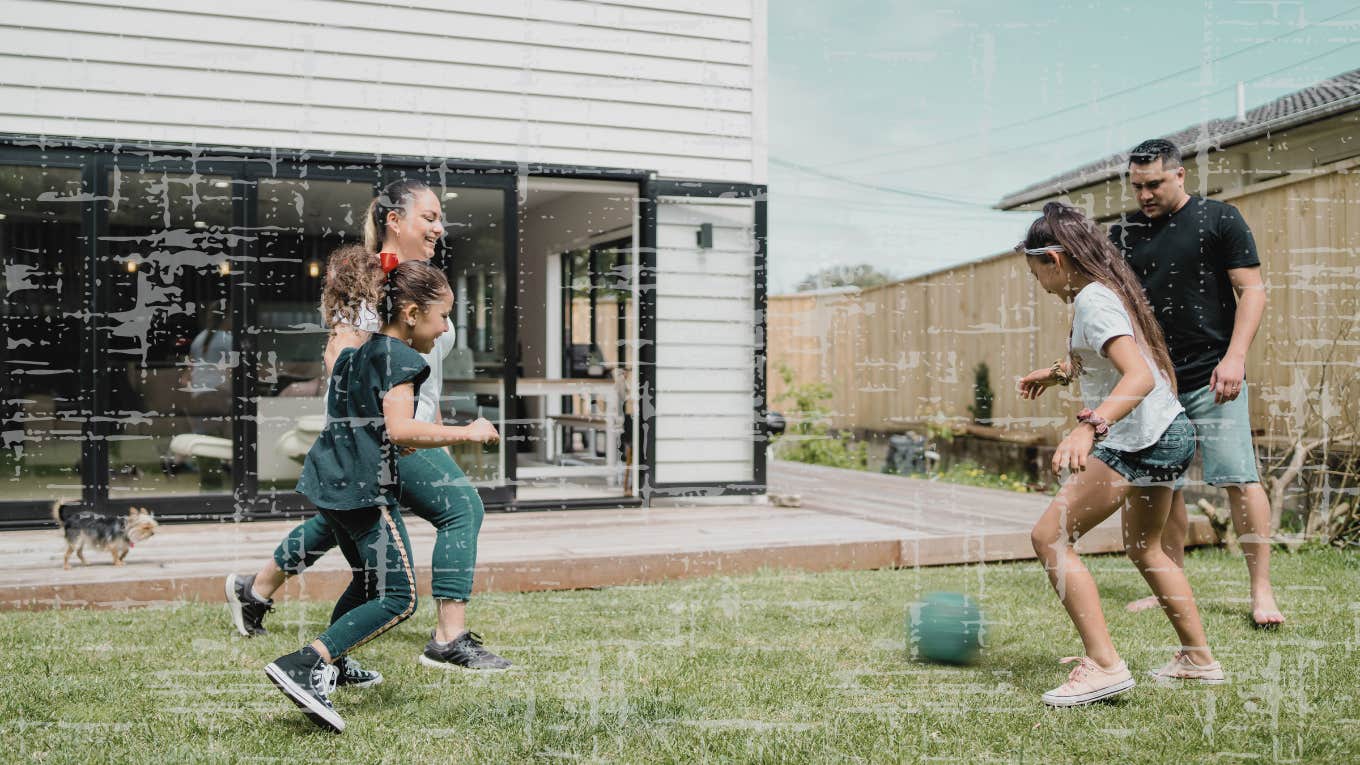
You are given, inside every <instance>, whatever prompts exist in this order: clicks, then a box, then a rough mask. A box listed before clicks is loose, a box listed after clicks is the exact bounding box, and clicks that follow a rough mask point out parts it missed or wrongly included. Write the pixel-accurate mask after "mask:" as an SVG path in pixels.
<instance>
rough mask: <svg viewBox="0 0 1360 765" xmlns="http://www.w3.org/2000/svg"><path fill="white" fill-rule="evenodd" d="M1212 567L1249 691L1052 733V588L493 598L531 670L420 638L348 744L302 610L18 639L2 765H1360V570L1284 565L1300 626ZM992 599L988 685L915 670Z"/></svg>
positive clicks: (1132, 661)
mask: <svg viewBox="0 0 1360 765" xmlns="http://www.w3.org/2000/svg"><path fill="white" fill-rule="evenodd" d="M1090 563H1091V565H1092V568H1093V569H1094V571H1095V574H1096V577H1097V579H1098V581H1099V582H1100V583H1101V585H1102V594H1103V596H1104V597H1105V599H1106V611H1107V614H1108V615H1109V619H1110V623H1111V630H1112V632H1113V634H1114V637H1115V643H1116V645H1117V646H1119V648H1120V650H1121V651H1122V653H1123V655H1124V657H1125V659H1126V660H1127V661H1128V663H1129V665H1130V667H1131V668H1132V669H1133V670H1134V672H1135V675H1136V676H1139V677H1145V675H1144V671H1145V670H1148V669H1152V668H1155V667H1157V666H1159V665H1160V664H1162V663H1163V662H1164V661H1165V660H1166V659H1168V658H1169V656H1170V654H1171V650H1172V649H1171V645H1172V643H1173V642H1174V638H1173V633H1172V632H1171V630H1170V627H1169V626H1168V624H1167V622H1166V620H1165V618H1164V617H1162V616H1161V614H1160V613H1157V612H1148V613H1142V614H1128V613H1125V612H1124V611H1123V610H1122V608H1121V606H1122V604H1123V602H1124V601H1126V600H1130V599H1132V598H1135V597H1139V596H1141V595H1143V594H1144V593H1145V591H1146V589H1145V587H1144V585H1143V583H1142V580H1141V579H1140V578H1139V577H1138V575H1137V574H1136V573H1135V572H1134V570H1133V569H1132V567H1131V566H1130V565H1129V564H1128V563H1127V562H1126V561H1124V560H1123V559H1120V558H1115V557H1103V558H1097V559H1093V560H1091V561H1090ZM1188 569H1189V572H1190V576H1191V579H1192V581H1193V583H1194V586H1195V589H1196V592H1197V593H1198V594H1199V596H1200V606H1201V609H1202V611H1203V613H1204V616H1205V620H1206V624H1207V628H1208V631H1209V638H1210V642H1211V644H1212V646H1213V648H1214V649H1215V651H1216V652H1217V654H1218V657H1219V659H1220V660H1221V661H1222V662H1223V664H1224V666H1225V668H1226V669H1227V671H1228V673H1229V677H1230V681H1231V682H1230V684H1228V685H1224V686H1218V687H1214V688H1203V687H1184V688H1159V687H1155V686H1154V685H1153V683H1152V682H1151V680H1150V679H1149V680H1148V681H1147V682H1144V681H1142V680H1140V681H1139V685H1138V687H1137V688H1135V689H1134V690H1133V691H1131V692H1129V693H1127V694H1125V695H1124V696H1122V697H1121V698H1120V700H1118V701H1116V702H1113V703H1108V704H1099V705H1095V706H1091V707H1084V708H1078V709H1068V710H1049V709H1046V708H1045V707H1043V706H1042V705H1041V704H1040V702H1039V694H1040V693H1042V692H1043V691H1044V690H1046V689H1048V688H1050V687H1052V686H1055V685H1057V684H1058V683H1059V682H1060V681H1061V680H1062V679H1063V678H1064V677H1065V671H1066V670H1065V668H1060V667H1059V665H1058V664H1057V660H1058V658H1060V657H1061V656H1064V655H1070V654H1076V653H1079V652H1080V645H1079V643H1078V641H1077V638H1076V633H1075V631H1074V630H1073V629H1072V627H1071V625H1070V624H1069V623H1068V621H1067V619H1066V617H1065V616H1064V614H1063V612H1062V609H1061V606H1060V605H1059V603H1058V601H1057V599H1056V598H1055V597H1054V595H1053V594H1052V592H1051V591H1050V590H1049V588H1048V585H1047V583H1046V582H1045V580H1044V577H1043V576H1042V574H1041V572H1040V570H1039V568H1038V564H1036V563H1033V562H1029V563H1020V564H1006V565H985V566H968V567H950V568H933V569H919V570H911V569H908V570H900V571H876V572H850V573H832V574H816V575H810V574H801V573H791V572H768V573H764V574H761V575H758V576H750V577H739V578H711V579H701V580H691V581H682V582H674V583H670V584H664V585H658V586H647V587H620V588H612V589H604V590H595V591H581V592H564V593H533V594H524V595H492V596H486V597H481V598H479V599H477V600H476V601H475V602H474V604H473V606H472V615H473V617H474V620H475V623H476V626H477V627H478V628H479V629H480V631H481V632H483V633H484V635H485V636H486V638H487V640H488V645H489V646H490V647H492V648H494V649H496V650H498V651H500V652H502V653H504V654H505V655H507V656H508V657H510V658H512V659H514V660H515V661H516V662H517V663H518V669H517V670H516V671H511V672H506V673H501V674H496V675H473V674H468V673H458V674H455V673H442V672H438V671H436V670H429V669H426V668H424V667H422V666H421V665H419V664H417V662H416V661H415V657H416V655H417V653H418V652H419V651H420V649H421V647H422V646H423V644H424V642H425V640H426V639H427V637H428V630H429V628H430V626H431V625H432V622H433V615H432V611H431V607H430V601H428V600H427V601H425V602H423V603H422V605H421V609H420V612H419V613H418V614H417V615H416V617H414V618H413V619H411V620H410V621H408V622H406V623H405V624H403V625H402V626H400V627H398V628H397V629H396V630H394V631H393V632H391V633H388V634H387V635H386V636H384V637H383V638H380V639H379V640H377V641H374V642H373V643H370V644H369V645H367V646H365V647H364V648H362V649H360V650H359V652H358V653H357V658H359V659H360V660H361V661H363V663H364V664H365V665H366V666H369V667H371V668H375V669H378V670H380V671H382V672H383V673H384V674H385V675H386V678H387V679H386V681H385V682H384V683H383V684H382V685H380V686H377V687H376V688H372V689H368V690H351V689H342V690H340V691H338V692H337V693H336V695H335V697H334V698H335V701H336V706H337V709H338V710H339V711H340V713H341V714H342V715H343V716H344V717H345V720H346V722H347V723H348V725H349V728H348V730H347V731H346V732H345V733H344V734H343V735H341V736H338V737H337V736H333V735H330V734H327V733H324V732H322V731H321V730H320V729H318V728H315V727H314V726H313V725H312V723H310V722H309V721H308V720H307V719H306V718H305V717H303V716H302V714H301V713H299V712H298V711H297V710H296V709H295V708H294V707H293V705H292V704H291V703H289V702H288V701H287V700H285V699H284V697H283V696H282V695H281V694H279V693H278V692H277V691H276V690H275V689H274V687H273V686H272V685H271V684H270V683H269V682H268V680H267V679H266V678H265V677H264V674H263V672H262V670H263V667H264V665H265V663H267V662H268V661H269V660H271V659H273V658H274V657H275V656H277V655H279V654H282V653H285V652H288V651H291V650H294V649H295V648H297V647H298V646H299V645H300V644H301V643H302V642H304V640H306V639H310V638H311V637H312V636H313V635H314V634H315V633H316V632H317V631H318V629H319V628H320V627H321V626H322V622H323V620H324V619H325V618H326V616H327V615H328V612H329V605H328V604H326V603H320V602H318V603H312V604H307V605H305V606H302V605H285V606H282V607H281V608H280V609H279V610H277V611H276V612H275V613H274V614H272V615H271V619H272V622H271V624H272V627H273V630H272V631H271V634H270V635H268V636H267V637H263V638H256V639H254V640H244V639H240V638H237V637H236V636H235V635H234V634H233V633H232V632H231V631H230V625H229V621H228V619H227V617H226V614H225V611H224V609H223V608H222V607H220V606H215V605H197V604H180V605H172V606H168V607H162V608H148V609H136V610H126V611H50V612H42V613H6V614H3V615H0V672H3V688H4V691H3V696H2V697H0V726H2V727H3V728H4V731H5V735H4V739H3V740H4V745H3V746H0V752H3V753H2V754H0V758H3V759H4V760H6V761H22V762H33V761H36V762H150V761H156V762H236V761H262V762H287V763H301V762H353V763H369V762H379V761H384V762H401V763H424V762H451V763H452V762H530V761H534V762H553V761H584V762H615V761H622V762H727V761H745V762H750V761H763V762H778V761H796V762H845V761H851V762H916V761H926V760H929V761H932V762H970V763H971V762H1036V763H1039V762H1044V763H1047V762H1074V763H1075V762H1081V763H1097V762H1100V763H1103V762H1238V761H1246V760H1264V761H1276V760H1282V761H1291V762H1355V761H1360V661H1358V660H1357V659H1358V658H1360V657H1358V656H1357V648H1360V599H1358V598H1357V592H1360V587H1357V584H1360V556H1357V555H1355V554H1354V553H1342V552H1336V551H1330V550H1313V551H1308V552H1302V553H1295V554H1284V553H1279V554H1277V555H1276V557H1275V572H1276V582H1277V586H1278V587H1279V592H1280V598H1281V603H1282V606H1283V607H1284V608H1285V610H1286V612H1287V614H1288V616H1289V619H1290V621H1289V624H1288V625H1287V626H1286V627H1285V628H1284V629H1283V630H1280V631H1279V632H1275V633H1263V632H1257V631H1255V630H1252V629H1251V628H1250V627H1249V626H1248V624H1247V621H1246V617H1245V612H1246V605H1247V604H1246V602H1245V600H1244V596H1245V595H1246V570H1245V567H1244V566H1243V564H1242V561H1241V560H1240V559H1239V558H1233V557H1230V556H1228V555H1226V554H1225V553H1223V552H1220V551H1217V550H1213V551H1206V552H1200V553H1196V554H1193V555H1192V556H1191V558H1190V560H1189V562H1188ZM934 590H953V591H962V592H966V593H969V594H971V595H973V596H974V597H976V598H977V599H978V600H979V601H980V602H981V604H982V607H983V609H984V612H985V613H986V615H987V618H988V620H989V622H990V627H989V629H990V634H989V640H988V642H989V645H988V647H987V648H986V650H985V652H984V654H983V657H982V660H981V663H980V664H978V665H977V666H974V667H965V668H955V667H940V666H931V665H924V664H919V663H915V662H913V661H912V660H911V659H910V657H909V654H908V650H907V648H906V646H905V644H904V634H905V630H904V621H905V618H906V614H907V609H908V605H909V604H910V603H911V602H912V601H913V600H915V599H917V598H919V597H921V596H922V595H924V594H925V593H927V592H930V591H934Z"/></svg>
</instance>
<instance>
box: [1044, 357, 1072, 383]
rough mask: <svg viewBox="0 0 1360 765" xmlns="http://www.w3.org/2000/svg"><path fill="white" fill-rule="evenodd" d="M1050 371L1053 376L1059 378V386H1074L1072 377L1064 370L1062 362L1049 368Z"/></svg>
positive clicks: (1057, 362)
mask: <svg viewBox="0 0 1360 765" xmlns="http://www.w3.org/2000/svg"><path fill="white" fill-rule="evenodd" d="M1048 371H1049V372H1052V373H1053V376H1054V377H1055V378H1057V380H1058V384H1059V385H1071V384H1072V377H1071V376H1070V375H1068V374H1067V372H1066V371H1064V370H1063V366H1062V361H1061V360H1059V361H1055V362H1053V366H1051V367H1049V368H1048Z"/></svg>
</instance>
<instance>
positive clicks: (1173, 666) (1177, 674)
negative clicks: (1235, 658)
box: [1148, 651, 1228, 685]
mask: <svg viewBox="0 0 1360 765" xmlns="http://www.w3.org/2000/svg"><path fill="white" fill-rule="evenodd" d="M1148 674H1149V675H1152V677H1153V678H1155V679H1156V680H1157V682H1159V683H1166V682H1170V681H1172V680H1197V681H1199V682H1201V683H1205V684H1207V685H1219V684H1220V683H1226V682H1228V678H1227V677H1226V676H1225V675H1224V674H1223V665H1222V664H1219V663H1218V662H1213V663H1212V664H1209V665H1208V666H1200V665H1199V664H1196V663H1194V662H1193V661H1190V657H1189V656H1187V655H1186V653H1185V651H1177V652H1176V656H1175V657H1174V658H1172V659H1171V661H1170V662H1169V663H1167V665H1166V666H1165V667H1162V668H1161V669H1159V670H1157V671H1155V672H1152V671H1149V672H1148Z"/></svg>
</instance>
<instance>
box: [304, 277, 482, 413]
mask: <svg viewBox="0 0 1360 765" xmlns="http://www.w3.org/2000/svg"><path fill="white" fill-rule="evenodd" d="M331 323H332V324H350V325H351V326H353V327H354V328H355V329H362V330H363V331H365V332H370V333H376V332H379V331H381V330H382V319H381V318H380V317H379V316H378V312H377V311H375V310H373V306H371V305H369V304H368V302H367V301H364V302H362V303H360V304H359V311H358V316H357V317H356V320H355V321H354V322H353V323H352V324H351V323H350V322H348V321H345V320H344V319H343V318H341V317H340V315H339V314H336V315H335V316H333V317H331ZM457 340H458V333H457V332H456V331H450V332H445V333H444V334H442V335H440V336H439V337H437V338H435V341H434V347H433V348H431V349H430V352H429V353H426V354H422V356H421V358H423V359H425V363H426V364H428V365H429V367H430V376H429V377H427V378H425V382H424V384H422V385H421V386H420V390H419V391H417V392H416V419H417V420H420V421H422V422H433V423H435V424H436V425H438V424H440V423H442V422H443V416H442V413H441V412H440V411H439V395H440V393H441V392H442V391H443V390H444V357H445V356H447V355H449V351H450V350H452V348H453V346H454V343H456V342H457ZM330 386H331V381H330V379H327V380H326V393H327V394H329V393H330V389H331V388H330Z"/></svg>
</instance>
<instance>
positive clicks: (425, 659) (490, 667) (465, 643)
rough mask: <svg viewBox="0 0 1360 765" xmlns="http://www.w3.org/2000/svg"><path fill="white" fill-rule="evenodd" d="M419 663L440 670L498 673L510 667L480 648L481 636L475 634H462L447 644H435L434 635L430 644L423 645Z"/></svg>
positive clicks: (432, 634)
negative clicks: (423, 650) (472, 670)
mask: <svg viewBox="0 0 1360 765" xmlns="http://www.w3.org/2000/svg"><path fill="white" fill-rule="evenodd" d="M420 663H421V664H424V665H425V666H427V667H438V668H440V669H456V668H460V667H461V668H462V669H476V670H481V671H484V672H485V671H491V672H495V671H499V670H502V669H505V668H507V667H509V666H510V661H509V660H508V659H502V658H501V657H499V656H497V655H496V654H494V653H492V652H490V651H488V650H486V648H484V647H483V646H482V636H481V635H478V634H477V633H475V632H464V633H463V634H461V635H459V636H458V637H456V638H454V639H453V640H450V641H449V642H447V643H436V642H435V640H434V633H433V632H431V633H430V642H428V643H426V644H425V652H424V653H422V654H421V655H420Z"/></svg>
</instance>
